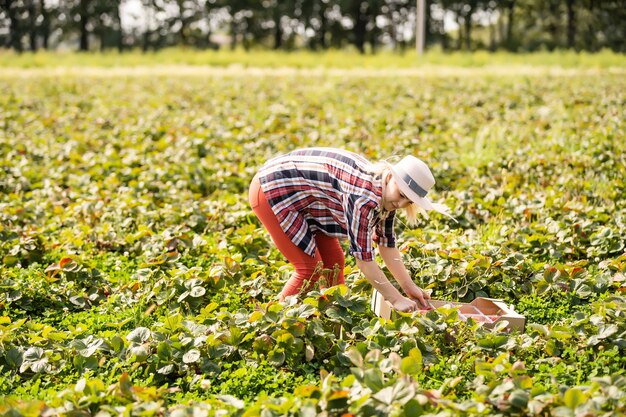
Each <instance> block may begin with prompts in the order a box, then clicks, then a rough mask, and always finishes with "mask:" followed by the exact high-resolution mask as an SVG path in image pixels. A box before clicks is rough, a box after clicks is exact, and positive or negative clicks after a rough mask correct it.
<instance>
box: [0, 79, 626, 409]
mask: <svg viewBox="0 0 626 417" xmlns="http://www.w3.org/2000/svg"><path fill="white" fill-rule="evenodd" d="M511 68H512V69H511V71H510V72H509V71H507V70H503V71H500V72H499V73H498V74H490V73H489V71H487V72H485V73H482V72H481V71H480V70H476V71H470V72H467V71H458V72H455V71H447V72H446V73H438V72H437V71H436V70H433V71H429V70H424V71H418V72H414V73H411V72H400V71H397V73H394V72H393V70H390V71H389V72H371V73H368V72H367V71H365V72H363V71H356V70H350V69H345V70H342V71H339V72H334V73H330V74H326V73H324V72H323V71H307V70H293V71H291V70H285V69H283V70H276V71H274V70H266V71H256V72H254V71H246V70H243V69H235V70H233V71H230V70H226V71H215V72H212V71H206V72H203V71H197V72H194V71H191V72H185V73H176V71H173V72H172V73H170V74H166V73H162V72H158V73H154V72H150V71H148V72H147V73H141V72H136V71H128V72H127V73H125V72H124V71H121V72H120V71H118V72H114V73H112V74H107V71H108V70H107V69H102V70H100V71H98V72H96V73H92V72H89V71H82V72H81V71H76V72H73V73H68V74H57V73H53V72H52V73H50V74H48V73H46V70H45V69H43V70H40V71H39V72H32V73H30V75H28V76H23V75H20V73H19V72H15V73H9V74H7V73H4V75H2V74H0V160H1V165H0V191H1V194H0V260H1V261H2V266H1V267H0V274H1V278H0V286H1V290H0V369H1V372H0V414H1V415H3V416H38V415H46V416H96V415H97V416H99V417H105V416H161V415H172V416H187V415H189V416H256V415H262V416H283V415H291V416H303V417H304V416H313V415H327V416H350V415H358V416H418V415H430V416H482V415H501V416H528V415H530V416H552V415H554V416H613V415H620V414H623V413H626V375H625V369H626V356H625V353H626V294H625V291H626V246H625V241H626V238H625V236H626V140H625V137H626V122H625V119H626V117H625V116H626V111H625V109H626V95H625V92H626V77H625V76H624V71H623V70H621V69H619V70H612V71H611V70H608V69H605V70H585V69H572V70H569V71H568V72H564V73H558V72H556V73H552V72H550V71H547V70H544V71H533V70H527V71H526V70H525V71H516V70H515V68H516V67H511ZM313 145H318V146H334V147H341V148H346V149H349V150H352V151H356V152H359V153H362V154H363V155H365V156H366V157H368V158H369V159H370V160H378V159H382V158H387V157H391V156H394V155H395V156H403V155H405V154H408V153H411V154H414V155H415V156H418V157H420V158H422V159H424V160H425V161H427V162H428V163H429V165H430V166H431V167H432V170H433V174H434V176H435V178H436V179H437V185H436V187H435V188H436V189H435V192H434V199H435V200H437V201H439V202H445V203H446V204H447V205H448V206H450V207H451V209H452V213H453V215H454V216H455V218H456V219H457V220H458V222H454V221H452V220H450V219H448V218H445V217H444V216H438V215H436V214H433V215H431V216H430V218H429V219H427V218H422V219H421V220H420V221H419V223H418V225H417V226H416V227H404V225H403V224H402V223H403V222H402V221H400V222H399V223H398V237H399V246H400V248H401V250H402V253H403V255H404V257H405V263H406V264H407V266H408V267H409V269H410V271H411V272H412V273H413V275H414V279H415V281H416V282H417V283H418V284H419V285H420V286H421V287H422V288H426V289H429V290H431V291H432V297H433V298H440V299H446V300H453V301H471V300H473V299H474V298H475V297H478V296H488V297H494V298H500V299H502V300H504V301H505V302H506V303H507V304H510V305H514V306H515V309H516V311H518V312H519V313H521V314H524V315H525V316H526V318H527V324H526V330H525V332H524V333H517V332H516V333H507V332H504V331H503V329H502V328H501V327H496V328H495V329H493V330H487V329H485V328H483V326H482V325H481V324H479V323H474V322H472V321H469V322H467V323H465V322H458V321H457V320H456V318H457V312H456V310H454V309H448V308H445V307H444V308H440V309H437V310H433V311H430V312H429V313H428V314H427V315H425V316H422V315H419V314H417V313H415V314H413V315H411V314H401V315H400V317H398V319H397V320H395V321H388V320H384V319H381V318H378V317H376V316H375V315H374V314H373V313H372V311H371V310H370V306H369V303H370V296H371V291H372V289H371V287H370V286H369V284H368V283H367V281H366V280H365V279H364V278H363V276H362V275H361V274H360V273H359V271H358V269H357V268H356V266H355V263H354V260H353V259H352V258H350V257H348V258H347V267H346V285H345V286H338V287H331V288H328V289H323V290H319V289H317V290H315V291H314V292H312V293H309V294H307V295H303V296H301V297H299V298H294V299H288V301H287V302H285V303H280V302H278V293H279V291H280V289H281V288H282V285H283V284H284V282H285V280H286V277H288V276H289V274H290V272H291V271H292V269H291V266H290V265H289V264H287V263H286V262H285V260H284V258H283V256H282V255H281V254H280V253H279V252H278V251H277V250H276V249H275V248H274V246H273V245H272V243H271V241H270V239H269V235H268V234H267V233H266V232H265V230H264V229H263V228H262V227H261V225H260V223H259V222H258V220H257V219H256V218H255V217H254V215H253V213H252V211H251V210H250V208H249V206H248V203H247V187H248V184H249V181H250V180H251V178H252V176H253V175H254V173H255V172H256V169H257V168H258V167H259V166H260V165H261V164H262V163H263V162H264V161H265V160H266V159H268V158H270V157H271V156H274V155H277V154H279V153H283V152H286V151H289V150H291V149H294V148H298V147H305V146H313ZM401 219H402V218H401Z"/></svg>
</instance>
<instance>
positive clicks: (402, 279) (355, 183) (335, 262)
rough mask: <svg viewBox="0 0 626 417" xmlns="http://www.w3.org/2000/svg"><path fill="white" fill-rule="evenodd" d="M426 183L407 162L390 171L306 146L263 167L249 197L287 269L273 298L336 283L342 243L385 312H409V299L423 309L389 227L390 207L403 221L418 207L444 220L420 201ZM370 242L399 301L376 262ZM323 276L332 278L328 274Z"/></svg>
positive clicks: (428, 177)
mask: <svg viewBox="0 0 626 417" xmlns="http://www.w3.org/2000/svg"><path fill="white" fill-rule="evenodd" d="M434 184H435V179H434V178H433V175H432V173H431V172H430V169H428V167H427V166H426V164H425V163H424V162H422V161H421V160H419V159H417V158H415V157H413V156H407V157H405V158H404V159H402V160H401V161H400V162H399V163H397V164H395V165H390V164H388V163H385V162H382V163H379V164H372V163H370V162H368V161H367V160H366V159H365V158H363V157H362V156H359V155H357V154H355V153H352V152H348V151H345V150H340V149H333V148H308V149H300V150H296V151H293V152H290V153H288V154H286V155H281V156H278V157H276V158H273V159H271V160H269V161H268V162H266V163H265V164H264V165H263V167H261V169H260V170H259V172H258V173H257V174H256V175H255V177H254V178H253V180H252V183H251V184H250V193H249V199H250V205H251V206H252V209H253V210H254V212H255V214H256V215H257V217H258V218H259V219H260V220H261V222H262V223H263V225H264V226H265V228H266V229H267V230H268V232H269V234H270V236H271V237H272V240H273V242H274V244H276V246H277V247H278V249H279V250H280V251H281V252H282V253H283V255H284V256H285V257H286V258H287V260H289V262H291V264H292V265H293V266H294V267H295V272H294V273H293V275H292V276H291V278H290V279H289V280H288V281H287V283H286V284H285V286H284V288H283V290H282V293H281V300H282V299H284V298H285V297H287V296H289V295H295V294H298V293H299V292H301V291H304V292H306V291H308V290H309V289H310V288H311V285H312V284H314V283H315V282H316V281H318V280H319V279H320V277H322V276H323V277H324V278H325V279H326V280H328V281H330V282H331V284H341V283H343V282H344V276H343V269H344V264H345V258H344V253H343V249H342V248H341V246H340V244H339V241H338V238H346V237H347V238H348V240H349V243H350V249H349V251H350V253H351V254H352V255H353V256H354V257H355V258H356V264H357V266H358V267H359V269H360V270H361V271H362V272H363V275H365V278H366V279H367V280H368V281H369V282H370V284H372V286H373V287H374V288H376V289H377V290H378V291H379V292H380V293H381V294H382V295H383V297H385V299H386V300H387V301H389V302H390V303H391V304H392V306H393V308H395V309H396V310H398V311H404V312H408V311H414V310H416V309H417V307H418V305H417V303H416V301H415V300H417V301H419V302H420V303H421V304H422V305H426V303H425V300H426V299H428V298H429V295H428V294H427V293H425V292H424V291H423V290H422V289H420V288H419V287H418V286H417V285H416V284H415V283H414V282H413V280H412V279H411V276H410V275H409V272H408V271H407V269H406V267H405V266H404V263H403V262H402V256H401V254H400V251H399V250H398V249H397V248H396V247H395V234H394V229H393V223H394V219H395V214H396V210H397V209H406V210H407V218H408V219H409V221H410V222H414V221H415V217H416V214H417V211H418V210H420V209H423V210H436V211H439V212H442V213H444V214H447V213H446V210H445V206H442V205H437V204H433V203H431V202H430V201H429V200H428V199H427V198H426V193H427V192H428V190H430V189H431V188H432V186H433V185H434ZM373 242H376V243H378V252H379V253H380V256H381V258H382V259H383V261H384V262H385V265H386V266H387V268H388V269H389V271H390V272H391V274H392V275H393V277H394V278H395V279H396V281H397V282H398V284H400V287H401V288H402V290H403V291H404V293H405V294H406V297H405V296H403V295H402V294H401V293H400V292H399V291H398V290H397V289H396V288H395V287H394V286H393V285H392V284H391V283H390V282H389V280H388V279H387V277H386V276H385V274H384V273H383V271H382V270H381V269H380V267H379V266H378V264H377V263H376V261H375V252H374V248H373ZM320 265H323V269H322V268H320ZM328 271H334V272H335V273H334V274H331V275H332V276H328ZM307 282H308V283H309V284H308V285H307V286H304V284H305V283H307ZM303 286H304V288H303Z"/></svg>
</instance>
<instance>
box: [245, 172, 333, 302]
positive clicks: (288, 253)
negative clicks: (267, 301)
mask: <svg viewBox="0 0 626 417" xmlns="http://www.w3.org/2000/svg"><path fill="white" fill-rule="evenodd" d="M248 199H249V201H250V206H251V207H252V210H253V211H254V213H255V214H256V215H257V217H258V218H259V220H261V223H263V226H265V228H266V229H267V231H268V232H269V234H270V237H271V238H272V241H273V242H274V244H275V245H276V247H277V248H278V250H279V251H280V252H281V253H282V254H283V255H284V256H285V258H287V260H288V261H289V262H290V263H291V264H292V265H293V266H294V268H295V271H294V273H293V274H292V276H291V278H290V279H289V280H288V281H287V283H286V284H285V286H284V287H283V290H282V292H281V299H283V298H285V297H286V296H288V295H295V294H298V293H299V292H300V291H301V290H302V286H303V284H305V282H309V285H307V287H306V288H304V290H303V291H304V292H307V291H309V290H310V289H311V287H312V284H314V283H315V282H316V281H317V280H318V279H319V275H318V274H316V275H315V276H314V274H313V273H314V272H315V270H316V268H317V266H318V264H319V265H321V264H322V258H321V257H320V255H319V254H317V253H316V256H315V257H312V256H309V255H307V254H306V253H305V252H304V251H303V250H302V249H300V248H299V247H298V246H296V245H295V244H294V243H293V242H292V241H291V239H289V236H287V235H286V234H285V232H284V231H283V229H282V228H281V227H280V223H279V222H278V219H277V218H276V215H275V214H274V212H273V211H272V208H271V207H270V205H269V203H268V202H267V199H266V198H265V194H264V193H263V190H262V189H261V183H260V182H259V179H258V178H257V177H256V176H255V177H254V178H253V180H252V183H251V184H250V191H249V194H248Z"/></svg>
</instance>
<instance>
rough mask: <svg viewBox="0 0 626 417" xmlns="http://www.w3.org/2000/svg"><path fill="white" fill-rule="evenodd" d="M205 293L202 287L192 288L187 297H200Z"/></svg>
mask: <svg viewBox="0 0 626 417" xmlns="http://www.w3.org/2000/svg"><path fill="white" fill-rule="evenodd" d="M205 293H206V290H205V289H204V287H193V288H192V289H191V291H189V295H191V296H192V297H194V298H198V297H202V296H203V295H204V294H205Z"/></svg>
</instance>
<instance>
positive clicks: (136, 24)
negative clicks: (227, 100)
mask: <svg viewBox="0 0 626 417" xmlns="http://www.w3.org/2000/svg"><path fill="white" fill-rule="evenodd" d="M202 3H204V1H202ZM173 12H174V13H175V12H176V10H173ZM434 12H435V13H436V11H434ZM121 17H122V26H123V27H124V29H131V28H144V27H145V26H146V23H147V19H146V15H145V13H144V11H143V6H142V5H141V0H126V1H123V2H122V6H121ZM481 20H483V19H481ZM457 27H458V25H457V24H456V22H455V20H454V16H453V15H452V13H449V12H446V14H445V18H444V28H445V30H446V31H450V30H455V29H456V28H457Z"/></svg>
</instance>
